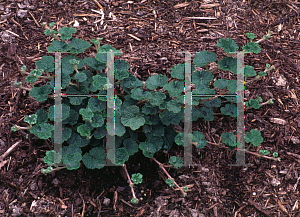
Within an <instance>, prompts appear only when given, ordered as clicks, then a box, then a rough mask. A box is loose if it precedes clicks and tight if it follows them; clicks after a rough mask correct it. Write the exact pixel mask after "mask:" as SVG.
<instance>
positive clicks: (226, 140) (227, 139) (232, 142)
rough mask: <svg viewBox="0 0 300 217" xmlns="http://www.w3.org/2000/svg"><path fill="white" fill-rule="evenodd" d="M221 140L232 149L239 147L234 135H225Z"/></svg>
mask: <svg viewBox="0 0 300 217" xmlns="http://www.w3.org/2000/svg"><path fill="white" fill-rule="evenodd" d="M221 139H222V141H223V142H224V143H225V144H227V145H229V146H231V147H234V146H236V145H237V142H236V135H234V134H233V133H223V134H222V137H221Z"/></svg>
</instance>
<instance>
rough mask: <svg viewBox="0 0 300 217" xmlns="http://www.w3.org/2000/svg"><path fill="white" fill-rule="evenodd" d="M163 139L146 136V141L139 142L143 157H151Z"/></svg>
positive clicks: (159, 147)
mask: <svg viewBox="0 0 300 217" xmlns="http://www.w3.org/2000/svg"><path fill="white" fill-rule="evenodd" d="M162 145H163V139H162V138H161V137H158V136H152V137H151V138H147V140H146V142H141V143H140V145H139V148H140V149H141V150H142V151H143V154H144V156H145V157H148V158H152V157H153V155H154V154H155V153H156V152H157V151H159V150H160V149H161V148H162Z"/></svg>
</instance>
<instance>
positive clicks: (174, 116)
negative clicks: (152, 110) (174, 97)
mask: <svg viewBox="0 0 300 217" xmlns="http://www.w3.org/2000/svg"><path fill="white" fill-rule="evenodd" d="M159 118H160V120H161V122H162V123H163V124H164V125H167V126H168V125H170V123H172V124H174V125H178V124H179V123H180V121H181V119H182V118H183V109H181V112H179V113H174V112H171V111H168V110H164V111H163V112H161V113H159Z"/></svg>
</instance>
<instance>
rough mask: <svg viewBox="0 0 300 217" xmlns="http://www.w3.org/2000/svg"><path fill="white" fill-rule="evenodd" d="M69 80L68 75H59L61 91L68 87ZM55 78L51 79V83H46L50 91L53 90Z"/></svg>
mask: <svg viewBox="0 0 300 217" xmlns="http://www.w3.org/2000/svg"><path fill="white" fill-rule="evenodd" d="M70 81H71V78H70V76H69V75H67V74H64V73H62V74H61V89H65V88H66V87H67V86H69V85H70ZM54 83H55V78H52V79H51V81H48V84H49V85H50V87H51V88H52V89H54Z"/></svg>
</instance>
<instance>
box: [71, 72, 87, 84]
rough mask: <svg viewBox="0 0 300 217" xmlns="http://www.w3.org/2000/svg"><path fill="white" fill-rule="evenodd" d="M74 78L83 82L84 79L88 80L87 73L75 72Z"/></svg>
mask: <svg viewBox="0 0 300 217" xmlns="http://www.w3.org/2000/svg"><path fill="white" fill-rule="evenodd" d="M74 79H75V80H77V81H79V82H83V81H86V79H87V76H86V74H85V73H82V72H79V73H76V74H75V76H74Z"/></svg>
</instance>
